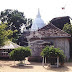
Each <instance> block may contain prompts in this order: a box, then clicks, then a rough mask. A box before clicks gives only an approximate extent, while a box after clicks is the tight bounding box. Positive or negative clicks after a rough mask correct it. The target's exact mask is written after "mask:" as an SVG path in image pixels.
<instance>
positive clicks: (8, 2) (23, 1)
mask: <svg viewBox="0 0 72 72" xmlns="http://www.w3.org/2000/svg"><path fill="white" fill-rule="evenodd" d="M62 7H65V9H64V10H62ZM38 8H39V9H40V14H41V17H42V19H43V20H44V22H45V23H48V22H49V21H50V20H51V19H53V18H55V17H61V16H70V17H71V18H72V0H1V1H0V11H3V10H5V9H13V10H16V9H17V10H19V11H21V12H24V15H25V16H26V17H27V18H32V19H35V17H36V15H37V12H38Z"/></svg>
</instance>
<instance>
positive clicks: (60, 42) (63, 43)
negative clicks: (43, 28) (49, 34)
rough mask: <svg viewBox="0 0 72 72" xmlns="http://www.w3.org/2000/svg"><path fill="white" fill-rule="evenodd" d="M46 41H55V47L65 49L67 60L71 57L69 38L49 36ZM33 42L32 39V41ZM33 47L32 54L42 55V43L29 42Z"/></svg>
mask: <svg viewBox="0 0 72 72" xmlns="http://www.w3.org/2000/svg"><path fill="white" fill-rule="evenodd" d="M43 40H44V41H46V42H53V45H54V47H56V48H61V49H62V50H63V51H64V54H65V55H66V57H67V60H68V59H69V57H70V55H69V52H70V51H69V41H68V39H67V38H47V39H43ZM31 42H32V41H31ZM29 45H30V46H31V49H32V56H40V53H41V51H42V49H43V47H42V45H41V44H38V43H36V42H33V43H30V44H29Z"/></svg>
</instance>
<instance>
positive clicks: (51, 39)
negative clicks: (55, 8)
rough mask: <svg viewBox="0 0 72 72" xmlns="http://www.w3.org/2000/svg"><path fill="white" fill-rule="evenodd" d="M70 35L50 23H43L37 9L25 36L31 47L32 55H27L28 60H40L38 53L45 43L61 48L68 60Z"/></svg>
mask: <svg viewBox="0 0 72 72" xmlns="http://www.w3.org/2000/svg"><path fill="white" fill-rule="evenodd" d="M70 37H71V35H70V34H68V33H66V32H64V31H63V30H61V29H59V28H57V27H56V26H55V25H53V24H52V23H49V24H48V25H45V24H44V22H43V20H42V19H41V15H40V12H39V10H38V14H37V16H36V18H35V20H34V22H33V24H32V27H31V31H30V35H29V36H27V40H28V44H29V46H30V48H31V49H32V56H31V57H29V60H31V61H33V60H40V59H41V56H40V53H41V51H42V49H43V48H44V47H45V46H46V45H53V46H54V47H55V48H60V49H61V50H63V51H64V54H65V56H66V59H67V60H68V59H69V58H70V49H69V48H70V45H69V38H70Z"/></svg>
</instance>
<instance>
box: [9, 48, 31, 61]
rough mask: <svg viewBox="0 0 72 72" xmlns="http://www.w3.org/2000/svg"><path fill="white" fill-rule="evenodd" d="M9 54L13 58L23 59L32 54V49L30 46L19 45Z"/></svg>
mask: <svg viewBox="0 0 72 72" xmlns="http://www.w3.org/2000/svg"><path fill="white" fill-rule="evenodd" d="M9 55H10V57H11V59H13V60H16V61H22V60H24V59H25V57H28V56H30V55H31V50H30V49H29V48H28V47H19V48H16V49H14V50H13V51H11V52H10V54H9Z"/></svg>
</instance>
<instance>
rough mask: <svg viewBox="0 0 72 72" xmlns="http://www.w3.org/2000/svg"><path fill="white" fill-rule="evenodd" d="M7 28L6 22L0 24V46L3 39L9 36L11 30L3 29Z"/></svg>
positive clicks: (3, 41)
mask: <svg viewBox="0 0 72 72" xmlns="http://www.w3.org/2000/svg"><path fill="white" fill-rule="evenodd" d="M6 28H7V24H6V23H4V24H3V23H1V24H0V46H3V45H4V43H5V41H6V40H8V37H10V36H11V35H12V34H13V32H12V31H11V30H5V29H6Z"/></svg>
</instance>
